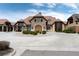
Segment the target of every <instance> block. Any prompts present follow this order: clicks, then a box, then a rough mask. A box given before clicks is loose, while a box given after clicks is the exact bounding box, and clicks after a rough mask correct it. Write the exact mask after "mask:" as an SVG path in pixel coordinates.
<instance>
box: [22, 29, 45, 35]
mask: <svg viewBox="0 0 79 59" xmlns="http://www.w3.org/2000/svg"><path fill="white" fill-rule="evenodd" d="M38 33H40V34H46V31H42V32H39V31H27V30H24V31H23V34H32V35H37V34H38Z"/></svg>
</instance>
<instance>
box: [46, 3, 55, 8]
mask: <svg viewBox="0 0 79 59" xmlns="http://www.w3.org/2000/svg"><path fill="white" fill-rule="evenodd" d="M55 6H56V4H55V3H48V4H47V7H49V8H53V7H55Z"/></svg>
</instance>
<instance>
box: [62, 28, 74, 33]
mask: <svg viewBox="0 0 79 59" xmlns="http://www.w3.org/2000/svg"><path fill="white" fill-rule="evenodd" d="M63 32H65V33H75V31H74V29H73V28H71V27H70V28H68V29H65V30H64V31H63Z"/></svg>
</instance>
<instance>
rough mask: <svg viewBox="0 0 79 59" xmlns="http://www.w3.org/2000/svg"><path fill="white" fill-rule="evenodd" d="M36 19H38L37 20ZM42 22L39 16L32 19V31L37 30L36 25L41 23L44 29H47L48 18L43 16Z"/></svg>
mask: <svg viewBox="0 0 79 59" xmlns="http://www.w3.org/2000/svg"><path fill="white" fill-rule="evenodd" d="M35 19H36V22H35ZM38 20H39V22H37V21H38ZM42 20H43V21H42V22H41V19H39V18H34V19H33V20H32V21H31V31H35V26H36V25H41V26H42V31H46V20H45V19H43V18H42Z"/></svg>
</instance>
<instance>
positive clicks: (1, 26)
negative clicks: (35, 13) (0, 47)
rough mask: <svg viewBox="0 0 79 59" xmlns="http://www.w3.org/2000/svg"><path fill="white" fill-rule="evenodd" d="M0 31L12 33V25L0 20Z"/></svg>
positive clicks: (5, 20)
mask: <svg viewBox="0 0 79 59" xmlns="http://www.w3.org/2000/svg"><path fill="white" fill-rule="evenodd" d="M0 31H12V25H11V23H10V22H9V21H8V20H7V19H0Z"/></svg>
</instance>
